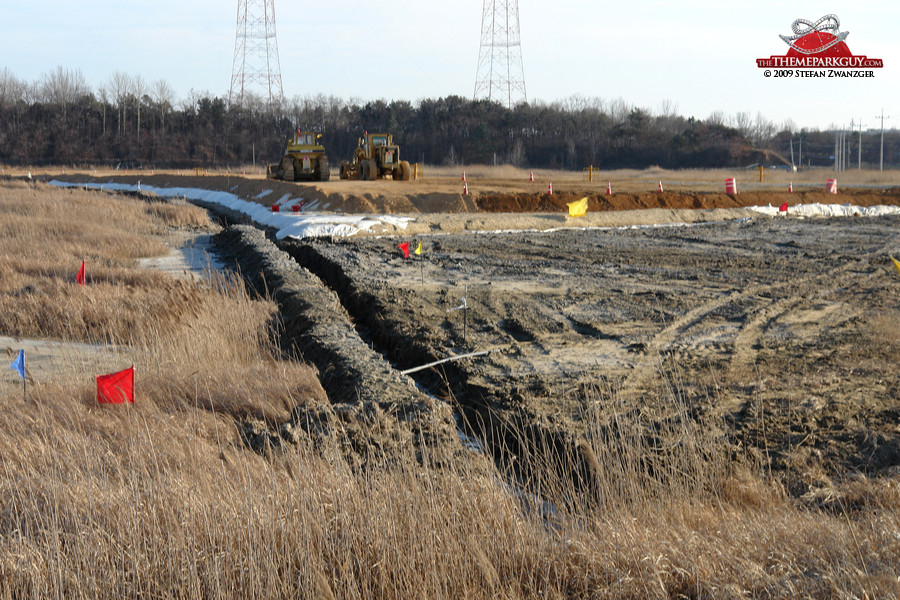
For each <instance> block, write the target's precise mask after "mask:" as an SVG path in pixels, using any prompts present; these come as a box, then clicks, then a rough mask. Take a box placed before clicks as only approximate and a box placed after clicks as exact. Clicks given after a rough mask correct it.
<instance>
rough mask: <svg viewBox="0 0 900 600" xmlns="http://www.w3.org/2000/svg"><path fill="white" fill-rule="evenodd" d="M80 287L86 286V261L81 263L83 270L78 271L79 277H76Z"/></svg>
mask: <svg viewBox="0 0 900 600" xmlns="http://www.w3.org/2000/svg"><path fill="white" fill-rule="evenodd" d="M75 281H77V282H78V285H84V261H81V268H80V269H78V275H76V276H75Z"/></svg>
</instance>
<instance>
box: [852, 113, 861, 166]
mask: <svg viewBox="0 0 900 600" xmlns="http://www.w3.org/2000/svg"><path fill="white" fill-rule="evenodd" d="M850 127H851V128H852V127H853V121H850ZM862 128H863V122H862V119H860V120H859V157H858V158H857V169H858V170H860V171H862Z"/></svg>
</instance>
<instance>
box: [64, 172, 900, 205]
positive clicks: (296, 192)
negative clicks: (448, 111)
mask: <svg viewBox="0 0 900 600" xmlns="http://www.w3.org/2000/svg"><path fill="white" fill-rule="evenodd" d="M58 179H63V180H65V181H71V182H80V183H83V182H91V183H105V182H114V183H126V184H130V185H136V184H137V183H138V181H140V182H141V183H142V185H145V186H155V187H160V188H179V187H190V188H200V189H208V190H218V191H223V192H229V193H232V194H235V195H237V196H238V197H240V198H242V199H244V200H248V201H252V202H258V203H260V204H262V205H263V206H271V205H272V204H274V203H276V202H278V201H279V200H281V199H283V198H285V197H287V198H293V199H297V198H302V199H303V201H304V203H305V204H306V205H307V206H308V205H310V204H312V203H315V207H316V210H323V211H337V212H344V213H362V214H367V213H378V214H428V213H443V214H456V213H470V214H471V213H560V214H565V213H566V212H567V211H568V208H567V206H566V204H567V203H569V202H574V201H576V200H580V199H581V198H583V197H587V198H588V207H589V210H590V211H592V212H609V211H615V212H618V211H629V210H641V209H648V208H654V209H658V208H662V209H721V208H742V207H747V206H766V205H772V206H780V205H781V204H783V203H788V205H790V206H793V205H795V204H810V203H814V202H818V203H823V204H834V203H841V204H843V203H848V202H849V203H853V204H856V205H859V206H873V205H877V204H886V205H898V204H900V188H893V189H875V188H872V189H864V188H841V190H840V193H839V194H838V195H833V194H827V193H825V191H824V189H822V188H821V187H819V188H818V189H802V190H801V189H799V186H798V189H797V191H795V192H794V193H788V192H787V191H785V190H784V189H783V188H782V189H779V190H772V189H766V190H751V191H744V192H740V193H738V194H735V195H727V194H724V193H716V192H706V191H691V190H690V188H689V186H687V185H683V186H680V188H679V189H678V190H677V191H675V190H673V191H666V192H664V193H659V192H656V191H652V186H648V187H651V189H649V190H648V191H645V192H632V191H628V192H616V193H613V194H611V195H606V194H605V193H604V189H602V188H601V187H598V186H597V185H596V184H590V185H589V184H586V183H577V182H569V183H565V184H558V185H556V186H555V187H554V193H553V195H548V194H547V193H546V186H542V185H540V184H531V183H528V182H524V183H510V182H508V181H493V180H487V181H484V182H479V183H478V184H475V183H473V184H472V186H471V187H470V194H468V195H464V194H463V188H462V186H461V184H460V183H459V182H458V181H455V180H449V179H447V178H443V179H435V180H427V181H419V182H395V181H365V182H361V181H329V182H324V183H315V184H313V183H294V182H284V181H275V180H271V179H262V178H259V177H256V178H254V177H247V176H242V175H234V176H221V175H218V176H202V175H196V176H195V175H172V174H166V175H149V174H148V175H143V176H135V175H128V176H125V175H116V176H111V177H102V178H99V177H93V176H88V175H67V176H60V177H58ZM476 188H477V189H476Z"/></svg>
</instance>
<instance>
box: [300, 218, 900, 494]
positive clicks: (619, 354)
mask: <svg viewBox="0 0 900 600" xmlns="http://www.w3.org/2000/svg"><path fill="white" fill-rule="evenodd" d="M898 225H900V219H898V218H879V219H821V220H807V221H793V220H787V219H756V220H752V221H744V222H731V223H727V224H709V225H697V226H690V227H670V228H654V229H639V230H617V231H560V232H553V233H540V234H538V233H503V234H481V235H444V236H439V237H433V238H429V237H427V236H426V237H422V238H421V239H420V241H421V242H422V245H423V249H424V253H423V255H422V256H421V257H415V256H414V257H413V258H414V260H404V259H403V258H402V257H401V256H400V254H399V252H398V251H397V249H396V248H395V247H394V245H395V241H396V240H392V239H366V240H357V241H353V240H347V241H342V242H339V243H323V242H310V243H305V244H300V243H297V242H288V243H287V244H285V246H286V247H287V249H288V250H289V251H290V252H291V253H292V254H293V255H295V256H296V257H297V258H298V260H299V262H301V264H305V265H306V266H308V267H310V268H312V269H313V271H314V272H317V273H319V274H320V275H321V276H322V277H323V278H325V280H326V281H328V282H329V283H330V284H331V285H332V286H333V287H335V288H337V289H339V290H340V293H341V295H342V297H344V298H346V299H348V300H349V303H350V305H351V307H352V308H351V313H352V314H353V315H354V316H355V317H356V318H357V319H358V320H359V322H360V323H361V324H362V325H363V326H364V327H365V328H367V329H370V330H371V331H372V332H373V335H374V337H375V338H376V339H378V341H379V344H380V345H381V346H382V347H383V348H384V350H385V352H386V353H387V354H388V356H390V357H391V358H392V359H393V360H395V361H396V363H397V364H398V367H400V368H411V367H415V366H418V365H420V364H423V363H425V362H428V361H429V360H431V359H441V358H445V357H448V356H451V355H453V354H462V353H465V352H472V351H485V350H490V351H492V353H491V354H489V355H487V356H481V357H476V358H472V359H466V360H464V361H460V362H456V363H453V364H452V365H449V364H448V365H443V366H441V367H436V368H435V369H432V370H430V371H426V372H425V373H424V374H422V375H423V376H420V377H419V380H420V383H422V384H423V385H426V386H429V387H430V389H432V391H433V392H434V393H435V394H438V395H442V396H444V397H446V398H448V399H454V400H455V401H456V402H458V403H459V405H460V406H461V407H462V408H463V411H464V413H465V414H466V416H467V417H468V418H469V419H470V420H471V421H473V422H477V420H478V419H482V420H485V421H487V420H488V419H490V418H491V415H493V418H494V419H497V418H498V417H497V415H498V414H499V415H501V417H500V418H501V419H508V420H509V421H510V422H513V421H515V422H518V420H519V419H524V420H525V425H526V426H532V427H537V428H539V429H541V430H545V431H548V432H555V433H558V434H560V435H562V436H563V437H565V436H566V434H568V433H570V432H578V433H579V434H580V435H586V434H589V433H590V432H588V431H586V430H585V425H584V422H585V421H586V420H587V421H588V422H590V423H592V424H593V423H596V422H598V421H599V422H600V423H603V424H606V425H609V424H611V423H614V422H615V421H616V419H617V418H618V416H619V415H622V414H629V413H630V414H632V415H638V416H637V418H636V422H638V423H640V424H641V426H643V427H646V428H649V429H650V430H652V429H654V428H657V427H659V426H660V424H661V423H666V422H671V421H672V420H674V421H676V422H677V421H679V420H683V419H690V420H694V421H696V422H701V423H703V424H704V426H706V427H716V428H719V429H720V432H721V437H722V440H723V441H725V443H726V446H727V447H728V448H729V449H730V451H731V452H732V454H733V458H735V459H736V460H738V461H745V460H750V461H751V462H752V463H754V464H760V465H763V466H764V467H766V468H772V469H775V470H778V471H781V472H784V473H785V474H786V475H788V478H787V479H788V480H789V481H790V483H791V486H792V491H793V492H794V493H797V494H807V493H810V492H815V490H816V489H818V488H825V487H828V486H829V482H830V479H829V478H831V477H836V476H845V475H847V474H848V473H850V472H853V471H862V472H866V473H869V474H883V473H886V472H888V471H891V472H893V471H896V469H897V466H898V465H900V428H898V417H900V407H898V403H897V402H898V401H897V398H898V397H900V378H898V374H897V367H896V365H897V358H898V356H900V346H898V343H900V326H898V325H897V324H896V323H897V318H898V316H900V311H898V309H897V306H898V300H900V276H898V274H897V272H896V270H895V268H894V266H893V265H892V263H891V261H890V258H889V257H888V254H891V253H897V252H900V234H898ZM417 241H419V240H417ZM464 297H465V299H466V300H465V305H466V306H467V310H466V311H463V310H458V311H452V312H448V311H450V310H451V309H453V308H455V307H458V306H460V305H462V304H463V300H462V299H463V298H464ZM464 313H465V314H464ZM592 392H597V393H592ZM586 399H591V401H590V402H586ZM588 415H590V417H591V418H590V419H586V416H588ZM504 443H507V444H509V443H510V442H509V441H508V440H504ZM678 443H679V442H678V440H677V439H667V440H659V444H660V447H666V446H668V445H671V444H676V445H677V444H678Z"/></svg>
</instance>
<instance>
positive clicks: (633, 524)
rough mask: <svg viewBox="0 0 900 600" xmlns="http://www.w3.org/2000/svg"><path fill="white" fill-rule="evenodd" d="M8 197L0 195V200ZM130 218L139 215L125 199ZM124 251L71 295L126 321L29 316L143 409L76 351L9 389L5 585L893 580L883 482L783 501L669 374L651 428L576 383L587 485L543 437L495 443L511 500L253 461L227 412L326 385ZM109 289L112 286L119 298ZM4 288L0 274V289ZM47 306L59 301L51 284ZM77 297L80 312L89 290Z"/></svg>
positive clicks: (373, 475) (693, 593)
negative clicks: (567, 471) (121, 327)
mask: <svg viewBox="0 0 900 600" xmlns="http://www.w3.org/2000/svg"><path fill="white" fill-rule="evenodd" d="M44 194H49V195H50V196H55V193H54V192H49V191H46V190H44V191H42V192H40V193H36V194H35V196H33V197H30V198H29V199H30V201H31V202H32V204H33V205H36V206H39V205H40V203H41V202H46V201H48V200H47V199H45V198H41V196H43V195H44ZM7 202H8V200H7V198H6V197H5V195H4V194H2V193H0V206H4V205H5V204H6V203H7ZM53 202H62V203H74V202H78V203H82V205H83V207H82V211H83V212H87V211H90V210H94V209H92V208H90V207H89V205H90V204H92V203H100V204H104V203H107V202H116V203H117V209H116V210H114V211H111V212H110V214H109V215H108V218H109V219H110V220H109V221H107V222H106V227H104V228H102V231H99V232H98V235H100V236H101V237H102V236H106V235H109V233H108V232H107V229H117V228H119V225H118V222H117V221H116V220H115V219H118V218H122V219H123V220H124V221H123V225H122V227H124V228H126V229H127V228H128V227H129V225H128V223H131V224H132V225H130V227H134V228H138V227H141V228H146V229H142V230H141V231H142V232H144V233H141V234H134V233H133V234H132V235H134V237H136V238H139V239H140V240H141V241H140V242H139V244H138V245H139V247H141V248H147V247H149V246H148V245H147V244H148V242H147V241H146V240H147V236H148V235H149V236H150V237H151V238H152V233H145V232H152V231H153V229H154V228H155V227H157V226H159V221H154V220H153V219H151V222H150V223H144V222H143V221H144V218H143V217H141V214H142V211H146V207H145V206H143V205H142V203H141V202H139V201H137V200H128V199H122V198H107V197H105V196H98V195H90V194H85V193H83V192H72V194H71V196H68V195H63V196H61V197H57V198H56V200H53ZM35 210H37V209H35ZM41 210H45V209H41ZM129 211H134V212H135V215H132V216H128V215H125V214H124V213H126V212H129ZM45 212H51V213H52V212H55V211H51V210H45ZM36 214H41V211H40V210H37V213H36ZM58 214H59V216H60V218H61V219H62V220H66V219H67V218H68V215H67V214H66V213H62V212H59V213H58ZM57 221H58V219H57V220H53V219H47V220H46V221H44V222H43V223H42V225H41V226H40V227H38V226H35V225H33V224H29V223H24V222H20V227H19V228H11V229H9V230H7V231H8V232H9V234H10V235H13V236H17V237H20V238H23V239H29V238H31V237H36V238H37V239H38V240H41V239H43V240H51V239H55V238H54V237H53V236H55V235H56V232H57V231H64V230H67V229H68V228H70V227H71V226H70V225H68V224H66V223H58V222H57ZM17 231H27V232H28V233H27V234H24V235H18V234H17ZM66 235H71V234H70V233H69V234H66ZM63 237H65V236H63ZM90 241H91V238H90V237H87V238H85V239H84V240H78V241H75V242H72V243H71V247H72V248H75V249H76V250H78V249H80V247H81V245H82V244H84V243H88V242H90ZM3 243H4V244H8V245H7V246H6V247H5V248H4V249H3V251H2V253H0V261H5V262H0V264H5V265H6V267H5V268H6V269H7V271H6V272H11V274H12V275H11V276H14V277H17V278H19V280H18V281H19V283H18V285H19V286H24V285H35V284H33V283H30V280H31V279H36V278H38V277H43V278H44V279H46V280H50V281H53V280H58V286H57V287H53V286H52V285H50V284H48V283H46V282H44V283H41V284H40V285H46V286H47V287H46V289H47V290H49V292H50V293H52V294H56V295H69V294H71V292H72V290H71V289H70V288H69V287H65V286H66V285H71V283H70V282H69V281H68V280H70V279H71V278H72V277H73V276H74V272H70V271H71V269H70V268H69V265H68V264H67V265H66V268H59V269H57V270H53V269H45V270H44V271H41V270H40V269H37V268H36V267H35V266H34V265H32V266H31V270H29V271H27V273H28V274H23V273H22V272H21V271H19V270H15V271H13V270H12V269H13V267H15V266H19V265H21V264H24V263H22V262H15V260H21V259H14V258H11V257H10V252H14V250H10V248H12V249H15V248H18V247H19V246H18V245H17V244H16V243H14V242H10V241H8V240H6V239H5V236H4V241H3ZM43 245H45V246H48V247H49V246H52V245H54V244H53V243H50V242H49V241H48V242H45V243H44V244H43ZM99 245H100V244H98V246H99ZM38 246H41V244H40V243H38ZM110 246H111V247H113V248H114V247H115V246H116V244H114V243H113V244H110ZM33 250H34V249H32V251H33ZM48 250H49V248H48ZM132 254H133V251H125V253H124V255H122V256H116V255H115V252H113V251H110V253H109V255H106V254H104V255H102V256H98V258H97V260H98V262H101V263H103V262H104V261H107V262H108V263H109V266H104V267H103V268H104V269H109V270H108V271H107V272H106V275H105V277H104V278H101V279H99V280H93V281H92V285H91V286H88V287H87V288H85V291H87V290H90V289H92V288H94V287H98V286H99V285H100V284H99V283H98V281H100V282H102V284H103V285H108V286H109V287H108V288H104V289H105V290H106V291H107V292H109V293H110V294H111V295H112V296H113V297H114V298H118V300H117V301H115V300H110V301H108V303H105V304H104V302H105V301H103V300H101V298H99V297H94V296H90V297H91V298H93V302H94V303H95V304H98V305H102V306H104V307H105V308H104V309H103V310H102V311H100V310H99V309H98V313H97V315H98V316H97V320H98V322H101V321H103V320H104V319H109V320H110V321H112V320H114V319H115V318H116V317H117V316H121V315H120V314H119V313H123V312H128V311H132V312H134V313H135V314H132V316H131V319H132V321H133V326H129V327H131V329H129V332H130V333H129V334H128V335H120V334H116V335H113V334H112V333H110V332H106V330H105V328H106V329H111V328H112V327H111V326H109V324H108V323H105V322H104V323H101V324H100V325H98V326H97V328H96V330H92V329H89V327H90V326H89V325H88V324H84V325H80V326H79V327H80V329H79V328H75V327H73V328H68V329H67V328H63V329H60V328H59V327H58V326H57V325H56V324H55V323H54V322H53V321H52V320H51V319H49V318H47V317H46V315H45V314H44V313H42V312H41V309H40V306H39V305H38V306H36V307H35V308H33V309H31V310H32V312H33V315H34V316H33V318H32V320H31V321H30V322H29V327H30V328H31V329H29V331H31V332H32V333H31V334H30V335H59V334H60V332H62V333H63V334H65V335H70V334H71V337H74V338H77V339H82V340H85V341H89V342H96V341H100V340H109V339H113V338H115V339H118V340H119V341H120V342H121V343H122V344H123V345H125V347H126V349H125V350H124V351H123V352H124V353H126V354H127V355H128V357H129V358H133V359H134V360H135V361H136V363H137V364H138V365H139V368H138V375H137V386H138V402H137V403H136V404H135V405H134V406H119V407H99V406H98V405H96V403H95V402H94V401H93V393H94V388H93V382H92V379H91V377H90V376H88V375H90V374H89V373H85V372H84V369H83V367H82V365H81V364H80V363H79V362H78V361H77V360H72V361H70V362H68V363H67V364H66V365H64V367H63V368H62V370H61V372H60V373H59V374H58V376H57V377H56V378H54V379H53V380H52V381H48V382H42V381H38V382H35V384H34V385H33V386H31V392H30V394H29V401H28V402H27V403H23V402H22V400H21V396H17V397H5V398H2V401H3V402H4V404H5V408H4V410H3V411H0V464H2V471H0V596H2V597H9V598H20V597H40V598H52V597H55V598H121V597H173V598H200V597H216V598H219V597H223V598H248V597H253V598H263V597H264V598H297V597H309V598H360V599H362V598H383V599H393V598H404V599H405V598H586V597H592V598H681V597H685V598H713V597H714V598H747V597H755V598H777V597H822V598H850V597H863V596H864V595H868V597H870V598H875V597H879V598H882V597H895V596H896V595H897V593H898V592H900V585H898V582H897V577H896V566H897V565H898V564H900V533H898V532H900V519H898V513H897V506H900V490H898V488H897V485H896V482H891V481H883V482H874V481H869V480H865V479H857V480H854V481H853V482H850V483H848V484H846V486H845V488H844V489H843V490H842V492H843V493H844V496H843V497H844V499H845V500H846V502H847V506H848V509H847V510H845V511H837V512H829V511H823V510H819V509H814V508H804V507H801V506H798V505H797V504H795V503H794V502H793V501H792V500H791V499H789V498H788V497H787V496H786V495H785V494H784V493H782V492H781V490H780V488H779V487H778V486H777V485H775V484H771V483H767V482H764V481H761V480H760V479H759V478H757V477H756V476H753V475H750V474H749V473H747V472H743V471H736V470H735V469H733V468H731V467H730V465H731V463H730V461H729V459H728V458H727V457H724V456H722V453H721V452H719V449H720V448H721V444H720V438H721V435H722V434H721V433H720V431H719V430H718V429H717V427H716V423H715V422H709V423H703V424H702V425H701V424H697V423H695V422H694V420H692V419H689V418H687V417H688V405H687V402H686V400H685V399H684V398H682V397H680V396H679V394H678V392H677V386H668V387H669V389H670V393H669V394H668V395H667V396H666V402H665V403H660V405H659V406H655V407H649V408H648V410H653V411H655V414H654V418H653V419H652V420H650V419H648V418H647V416H646V414H641V412H640V411H637V412H634V411H627V410H625V408H624V406H621V405H619V403H618V401H617V398H616V395H615V393H614V392H613V391H611V390H591V391H588V392H586V393H585V394H584V396H585V397H584V406H585V411H584V418H585V419H586V420H587V421H588V422H589V423H591V427H590V428H589V429H590V431H591V433H590V435H589V436H588V440H587V441H586V442H585V443H584V444H583V445H582V446H581V447H579V448H578V449H576V450H571V452H577V453H578V454H579V458H585V457H587V458H588V459H589V460H587V463H588V465H589V467H590V468H589V470H588V472H587V475H586V477H587V478H588V479H589V485H587V486H584V485H576V484H575V482H573V481H572V480H571V479H568V478H565V477H559V476H558V473H559V472H560V471H561V469H560V467H561V466H562V465H570V464H572V463H573V458H574V457H573V456H566V455H565V453H564V452H563V453H562V454H560V453H554V452H553V451H548V450H549V448H540V447H537V448H535V449H534V450H533V451H527V450H526V451H524V452H519V454H518V456H516V457H515V460H513V457H511V456H510V457H508V459H509V460H508V461H507V462H508V464H511V465H515V464H516V463H517V462H520V461H521V462H525V463H527V464H528V465H529V466H530V468H529V469H528V471H529V472H530V473H532V478H531V480H530V481H529V482H528V488H527V489H528V490H530V491H527V492H526V491H523V490H517V489H516V487H514V486H510V484H509V483H507V482H508V481H512V480H514V479H515V478H514V477H513V471H511V472H510V474H509V475H508V476H506V477H501V476H489V475H485V474H484V471H483V470H481V469H470V468H469V467H468V466H467V465H466V464H464V463H455V464H452V465H449V466H446V467H444V468H442V469H434V468H422V467H413V466H410V465H413V464H414V461H409V462H407V463H403V462H401V464H405V465H406V466H404V467H399V468H398V470H395V471H368V472H363V473H358V472H353V471H351V469H350V468H349V467H348V466H347V465H345V464H342V463H334V462H325V461H324V460H323V459H321V458H319V457H317V455H316V454H315V453H314V452H311V451H310V449H308V448H306V447H303V446H299V447H293V448H288V449H284V450H281V451H277V452H272V453H270V454H268V455H266V456H261V455H258V454H255V453H253V452H250V451H248V450H247V449H246V448H245V447H244V446H243V445H242V444H241V443H240V442H239V435H238V432H237V427H236V424H235V421H236V419H241V418H244V416H261V417H262V418H266V419H270V420H272V421H277V420H279V419H281V418H285V417H286V413H287V411H288V410H289V408H290V407H291V406H292V405H294V404H298V403H301V402H303V401H304V400H305V399H306V398H307V397H309V396H311V395H316V394H321V390H320V389H318V388H316V385H315V381H314V379H313V377H312V374H311V373H310V371H309V369H307V368H306V367H303V366H301V365H296V364H292V363H286V362H283V361H281V360H279V359H278V358H277V354H276V351H275V349H274V348H275V346H274V344H273V336H274V333H275V332H273V331H272V329H271V321H270V316H271V314H272V311H273V310H274V307H273V306H272V305H271V304H270V303H268V302H264V301H259V300H254V299H251V298H249V297H248V296H247V295H246V293H245V292H244V291H243V287H242V286H241V285H240V284H239V282H237V281H234V280H230V279H227V278H220V279H214V280H213V283H211V284H200V285H199V286H198V285H192V286H189V285H186V284H185V286H182V285H181V284H175V283H173V282H171V281H168V280H166V281H165V282H164V281H163V280H164V279H165V278H162V279H158V278H156V276H153V277H150V278H145V276H146V274H142V273H137V272H134V271H133V269H132V268H131V267H130V266H129V264H128V261H129V260H133V258H127V257H131V255H132ZM98 255H99V252H98ZM61 256H66V255H61ZM67 256H68V257H69V260H71V259H72V257H73V256H74V257H75V258H76V259H77V256H78V253H77V252H75V253H74V254H69V255H67ZM104 264H105V263H104ZM41 273H43V274H41ZM4 279H5V277H4ZM123 281H125V282H127V283H123ZM116 287H125V288H127V289H128V293H121V294H118V295H116V294H115V288H116ZM147 288H151V289H152V290H155V291H152V292H151V291H150V289H147ZM21 289H22V288H21V287H16V286H7V287H5V288H4V290H3V291H2V292H0V297H4V298H5V297H7V296H15V292H16V291H18V290H21ZM76 293H82V292H81V291H80V290H76ZM145 294H146V297H145V296H144V295H145ZM157 296H158V297H159V298H160V299H159V300H158V301H157V303H156V304H155V305H154V306H155V307H156V308H157V309H158V308H159V307H164V306H174V307H177V308H172V309H170V311H169V313H167V314H165V315H161V316H157V315H151V314H149V313H150V312H151V311H150V310H144V311H143V312H144V313H148V314H146V315H144V316H142V317H139V316H138V315H137V314H136V312H137V308H138V307H140V306H141V305H140V304H135V306H134V307H131V306H128V307H127V308H120V307H119V306H118V305H122V304H127V302H126V300H127V299H128V298H130V297H137V298H144V301H145V302H146V303H147V304H144V305H143V306H145V308H146V306H149V302H150V301H151V300H153V299H154V298H156V297H157ZM46 300H47V306H54V304H55V303H57V302H61V303H62V305H63V306H65V302H64V301H62V300H60V299H59V298H57V297H54V296H53V295H49V294H48V296H47V298H46ZM69 302H70V305H75V303H76V301H74V300H69ZM77 302H79V303H80V304H77V306H78V307H79V308H82V309H83V308H84V307H85V306H90V305H91V302H90V301H87V300H79V301H77ZM5 310H6V309H5V308H4V311H5ZM154 310H155V309H154ZM117 311H119V312H118V313H117ZM3 315H4V316H5V315H6V312H4V313H3ZM132 321H129V323H130V322H132ZM3 323H4V325H3V328H2V329H0V333H5V331H3V330H5V328H6V325H5V323H6V319H5V318H4V321H3ZM23 327H24V326H23ZM97 332H99V333H97ZM75 334H78V335H75ZM117 336H118V337H117ZM13 375H14V374H13ZM663 385H666V384H665V383H664V384H663ZM651 424H653V425H652V426H651ZM409 451H410V452H414V449H413V448H410V449H409ZM585 489H587V490H589V491H588V492H586V491H585ZM534 491H538V492H540V497H537V496H532V495H530V494H531V493H532V492H534ZM544 499H552V500H553V502H554V504H553V505H550V504H546V503H544Z"/></svg>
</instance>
